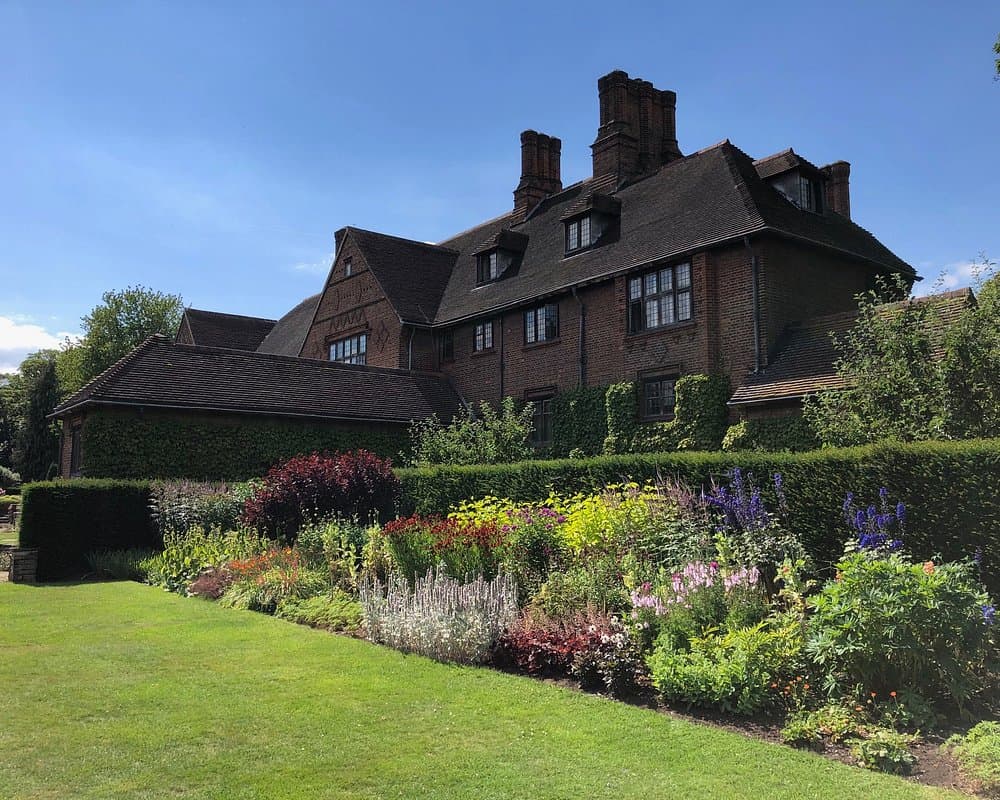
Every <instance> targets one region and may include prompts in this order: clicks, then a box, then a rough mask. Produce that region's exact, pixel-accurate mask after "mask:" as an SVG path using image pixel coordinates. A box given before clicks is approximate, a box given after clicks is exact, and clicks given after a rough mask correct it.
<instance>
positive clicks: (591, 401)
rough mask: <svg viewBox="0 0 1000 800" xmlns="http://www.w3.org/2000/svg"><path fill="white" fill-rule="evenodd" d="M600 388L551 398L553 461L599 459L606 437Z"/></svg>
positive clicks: (601, 390)
mask: <svg viewBox="0 0 1000 800" xmlns="http://www.w3.org/2000/svg"><path fill="white" fill-rule="evenodd" d="M606 394H607V389H606V388H605V387H603V386H598V387H592V388H577V389H571V390H569V391H568V392H562V393H561V394H557V395H556V396H555V397H553V398H552V444H551V446H550V447H549V452H548V455H550V456H551V457H553V458H565V457H567V456H570V455H572V456H577V455H582V456H593V455H598V454H599V453H600V452H601V451H602V449H603V448H604V438H605V437H606V436H607V434H608V415H607V411H606V410H605V395H606Z"/></svg>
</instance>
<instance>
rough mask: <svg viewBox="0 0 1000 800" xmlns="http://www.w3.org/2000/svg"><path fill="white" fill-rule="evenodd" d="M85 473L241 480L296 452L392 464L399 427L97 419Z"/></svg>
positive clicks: (403, 445)
mask: <svg viewBox="0 0 1000 800" xmlns="http://www.w3.org/2000/svg"><path fill="white" fill-rule="evenodd" d="M82 439H83V472H84V475H86V476H87V477H90V478H140V479H144V478H191V479H193V480H212V481H215V480H247V479H248V478H256V477H260V476H261V475H263V474H264V473H265V472H267V470H268V468H270V467H271V466H272V465H274V464H275V463H276V462H278V461H282V460H284V459H287V458H291V457H292V456H296V455H300V454H302V453H312V452H315V451H324V450H328V451H330V452H335V451H341V452H343V451H346V450H355V449H357V448H359V447H363V448H364V449H366V450H370V451H371V452H373V453H375V454H376V455H378V456H388V457H391V458H393V459H395V458H397V457H398V455H399V453H400V452H401V451H404V450H407V449H408V448H409V444H410V441H409V433H408V431H407V429H406V428H405V427H404V426H399V427H398V428H397V429H395V430H390V429H388V428H387V427H386V426H383V427H382V428H381V429H378V430H376V429H372V428H370V427H362V426H355V427H340V426H337V425H333V424H323V423H313V422H298V421H294V420H287V421H286V420H275V419H265V418H260V419H243V420H239V421H235V420H226V419H218V420H215V419H209V418H206V419H202V420H195V419H189V418H177V417H170V416H166V415H160V414H155V413H146V414H144V415H142V416H137V415H132V414H120V413H97V414H93V415H91V416H90V417H88V418H87V420H86V421H85V422H84V425H83V433H82Z"/></svg>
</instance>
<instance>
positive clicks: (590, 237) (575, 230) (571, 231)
mask: <svg viewBox="0 0 1000 800" xmlns="http://www.w3.org/2000/svg"><path fill="white" fill-rule="evenodd" d="M593 216H594V215H593V214H592V213H590V212H588V213H586V214H581V215H580V216H578V217H573V218H572V219H568V220H566V222H565V229H564V231H563V246H564V252H565V254H566V255H572V254H573V253H580V252H583V251H584V250H589V249H590V248H591V247H593V246H594V242H595V240H596V238H597V237H595V236H594V219H593ZM584 222H586V223H587V226H586V227H587V241H586V242H584V241H583V228H584V226H583V223H584ZM574 236H575V239H576V246H572V247H571V246H570V241H571V239H572V238H573V237H574Z"/></svg>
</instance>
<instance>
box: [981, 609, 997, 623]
mask: <svg viewBox="0 0 1000 800" xmlns="http://www.w3.org/2000/svg"><path fill="white" fill-rule="evenodd" d="M996 616H997V609H996V606H993V605H989V606H983V622H985V623H986V624H987V625H992V624H993V623H994V622H995V621H996Z"/></svg>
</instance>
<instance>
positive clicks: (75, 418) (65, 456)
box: [59, 414, 86, 478]
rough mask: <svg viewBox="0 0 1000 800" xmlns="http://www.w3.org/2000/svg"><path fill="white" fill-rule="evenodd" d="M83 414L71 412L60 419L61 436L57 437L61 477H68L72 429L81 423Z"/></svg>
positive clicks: (71, 457) (71, 455) (71, 454)
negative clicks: (71, 413)
mask: <svg viewBox="0 0 1000 800" xmlns="http://www.w3.org/2000/svg"><path fill="white" fill-rule="evenodd" d="M85 416H86V415H84V414H73V415H71V416H68V417H64V418H63V420H62V436H61V437H60V439H59V476H60V477H62V478H68V477H70V474H69V472H70V464H71V463H72V460H73V437H72V431H73V429H74V428H76V427H77V426H82V425H83V420H84V418H85ZM82 455H83V453H82V452H81V463H83V462H82Z"/></svg>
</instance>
